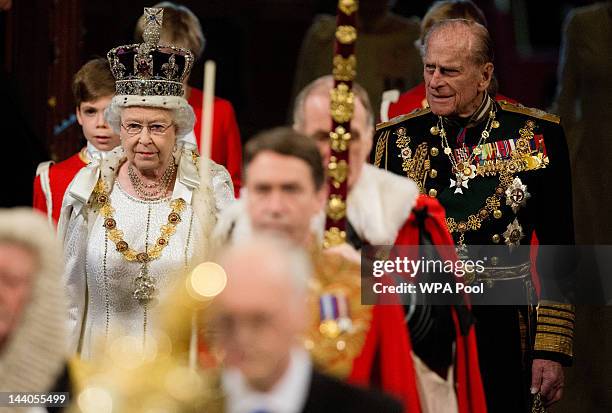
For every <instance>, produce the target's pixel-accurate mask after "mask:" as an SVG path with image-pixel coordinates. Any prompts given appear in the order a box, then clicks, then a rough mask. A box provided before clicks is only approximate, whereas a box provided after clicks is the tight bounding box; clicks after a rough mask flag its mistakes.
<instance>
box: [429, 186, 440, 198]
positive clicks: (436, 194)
mask: <svg viewBox="0 0 612 413" xmlns="http://www.w3.org/2000/svg"><path fill="white" fill-rule="evenodd" d="M429 196H430V197H432V198H435V197H437V196H438V191H436V190H435V189H433V188H431V189H430V190H429Z"/></svg>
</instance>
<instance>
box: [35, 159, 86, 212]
mask: <svg viewBox="0 0 612 413" xmlns="http://www.w3.org/2000/svg"><path fill="white" fill-rule="evenodd" d="M85 165H87V163H86V162H85V160H84V158H83V155H82V152H78V153H75V154H74V155H72V156H71V157H70V158H68V159H66V160H65V161H62V162H60V163H57V164H55V165H51V167H50V168H49V187H50V188H51V200H52V216H53V221H54V222H55V223H56V224H57V221H58V220H59V216H60V212H61V210H62V200H63V199H64V193H65V192H66V189H68V185H69V184H70V182H71V181H72V178H74V176H75V175H76V174H77V172H79V171H80V170H81V168H83V167H84V166H85ZM32 206H33V207H34V208H35V209H38V210H39V211H42V212H44V213H45V214H47V198H46V196H45V194H44V192H43V190H42V186H41V184H40V176H37V177H36V178H35V179H34V199H33V202H32Z"/></svg>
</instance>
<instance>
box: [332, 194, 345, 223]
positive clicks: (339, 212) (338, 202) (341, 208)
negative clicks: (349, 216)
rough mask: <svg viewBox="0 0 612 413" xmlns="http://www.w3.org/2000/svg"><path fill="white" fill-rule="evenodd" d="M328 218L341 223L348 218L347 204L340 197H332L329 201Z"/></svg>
mask: <svg viewBox="0 0 612 413" xmlns="http://www.w3.org/2000/svg"><path fill="white" fill-rule="evenodd" d="M327 216H328V217H330V218H331V219H332V220H334V221H339V220H341V219H342V218H344V217H345V216H346V202H344V200H343V199H342V197H341V196H340V195H331V196H330V197H329V200H328V201H327Z"/></svg>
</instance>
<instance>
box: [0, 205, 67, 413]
mask: <svg viewBox="0 0 612 413" xmlns="http://www.w3.org/2000/svg"><path fill="white" fill-rule="evenodd" d="M61 273H62V254H61V250H60V246H59V243H58V242H57V240H56V239H55V236H54V234H53V230H52V229H51V228H50V227H49V226H48V224H47V220H46V219H45V217H44V215H42V214H40V213H37V212H34V211H32V210H30V209H26V208H18V209H0V392H12V393H14V392H48V391H51V389H53V388H54V387H53V385H54V383H56V381H57V380H58V377H59V376H60V374H61V373H62V370H63V369H64V367H65V365H66V328H65V319H66V307H65V296H64V290H63V288H62V286H61ZM22 410H23V409H17V408H16V409H15V410H14V411H22ZM2 411H3V412H4V411H13V410H8V409H7V410H2Z"/></svg>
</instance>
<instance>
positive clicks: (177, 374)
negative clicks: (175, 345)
mask: <svg viewBox="0 0 612 413" xmlns="http://www.w3.org/2000/svg"><path fill="white" fill-rule="evenodd" d="M202 386H203V383H202V378H201V377H200V376H199V375H198V373H196V372H195V371H194V370H192V369H190V368H189V367H177V368H175V369H172V370H171V371H170V372H168V374H167V375H166V380H165V387H166V390H167V391H168V393H169V394H170V395H171V396H172V397H174V398H175V399H177V400H182V401H188V400H191V399H194V398H195V397H196V396H197V395H198V394H199V393H201V392H202Z"/></svg>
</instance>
